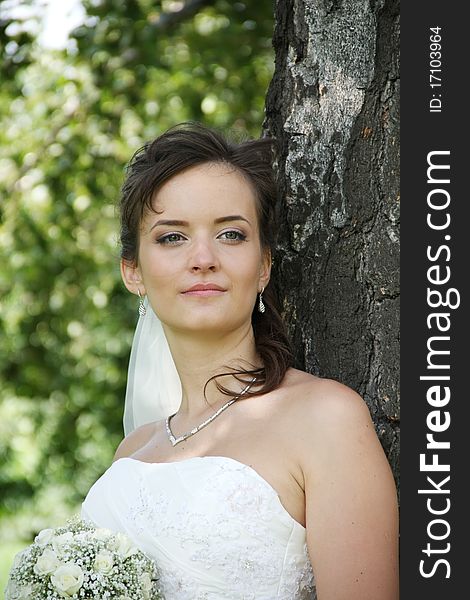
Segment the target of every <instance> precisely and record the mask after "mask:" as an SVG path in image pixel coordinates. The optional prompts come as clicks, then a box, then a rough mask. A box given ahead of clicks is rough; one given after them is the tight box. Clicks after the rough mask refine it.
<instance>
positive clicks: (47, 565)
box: [33, 548, 60, 575]
mask: <svg viewBox="0 0 470 600" xmlns="http://www.w3.org/2000/svg"><path fill="white" fill-rule="evenodd" d="M59 566H60V560H59V559H58V558H57V554H56V553H55V552H54V550H50V549H49V548H46V549H45V550H44V552H43V553H42V554H41V556H40V557H39V558H38V559H37V561H36V564H35V565H34V568H33V571H34V572H35V573H36V575H49V574H50V573H53V572H54V571H55V570H56V569H57V568H58V567H59Z"/></svg>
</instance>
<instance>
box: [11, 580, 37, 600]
mask: <svg viewBox="0 0 470 600" xmlns="http://www.w3.org/2000/svg"><path fill="white" fill-rule="evenodd" d="M32 593H33V588H32V586H30V585H18V583H17V582H16V581H13V580H12V579H10V581H9V582H8V585H7V587H6V589H5V600H30V599H31V595H32Z"/></svg>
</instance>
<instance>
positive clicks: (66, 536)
mask: <svg viewBox="0 0 470 600" xmlns="http://www.w3.org/2000/svg"><path fill="white" fill-rule="evenodd" d="M72 540H73V533H72V532H71V531H66V532H65V533H62V534H61V535H56V536H55V537H54V538H53V539H52V546H53V548H54V550H55V551H56V552H57V553H58V554H60V551H61V549H62V546H65V545H66V544H70V542H72Z"/></svg>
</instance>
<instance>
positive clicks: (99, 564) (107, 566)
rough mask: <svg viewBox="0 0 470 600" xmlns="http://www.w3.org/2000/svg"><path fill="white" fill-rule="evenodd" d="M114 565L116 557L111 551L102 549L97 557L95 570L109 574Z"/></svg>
mask: <svg viewBox="0 0 470 600" xmlns="http://www.w3.org/2000/svg"><path fill="white" fill-rule="evenodd" d="M113 566H114V558H113V555H112V554H111V552H108V550H102V551H101V552H99V553H98V554H97V555H96V558H95V563H94V567H95V571H97V572H98V573H103V575H109V573H111V571H112V570H113Z"/></svg>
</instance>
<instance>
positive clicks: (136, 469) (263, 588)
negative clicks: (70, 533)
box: [82, 456, 315, 600]
mask: <svg viewBox="0 0 470 600" xmlns="http://www.w3.org/2000/svg"><path fill="white" fill-rule="evenodd" d="M82 518H84V519H88V520H90V521H92V522H94V523H95V524H96V525H98V526H100V527H106V528H109V529H112V530H115V531H122V532H124V533H126V534H127V535H128V536H129V537H130V538H131V539H132V540H134V542H135V543H136V545H137V546H138V547H140V548H141V549H142V550H143V551H144V552H146V553H147V554H148V555H149V556H150V557H151V558H153V559H154V560H155V561H156V563H157V565H158V568H159V571H160V586H161V588H162V592H163V593H164V595H165V598H166V600H274V599H276V598H282V599H284V600H307V599H308V600H312V599H313V598H315V595H314V586H313V574H312V568H311V565H310V561H309V557H308V553H307V545H306V530H305V528H304V527H303V526H302V525H301V524H300V523H298V522H297V521H296V520H295V519H294V518H293V517H292V516H291V515H290V514H289V513H288V512H287V511H286V509H285V508H284V506H283V505H282V504H281V501H280V499H279V496H278V494H277V492H276V491H275V490H274V488H273V487H272V486H271V485H270V484H269V483H268V482H267V481H266V480H265V479H263V478H262V477H261V475H259V474H258V473H257V471H255V470H254V469H253V468H252V467H250V466H248V465H245V464H243V463H240V462H238V461H237V460H235V459H232V458H228V457H224V456H203V457H194V458H189V459H185V460H182V461H179V462H169V463H146V462H142V461H139V460H135V459H132V458H121V459H119V460H117V461H116V462H114V463H113V464H112V465H111V467H110V468H109V469H108V470H107V471H106V472H105V473H104V475H103V476H102V477H101V478H100V479H98V481H97V482H96V483H95V484H94V485H93V487H92V488H91V490H90V491H89V493H88V495H87V497H86V499H85V501H84V502H83V505H82Z"/></svg>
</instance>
